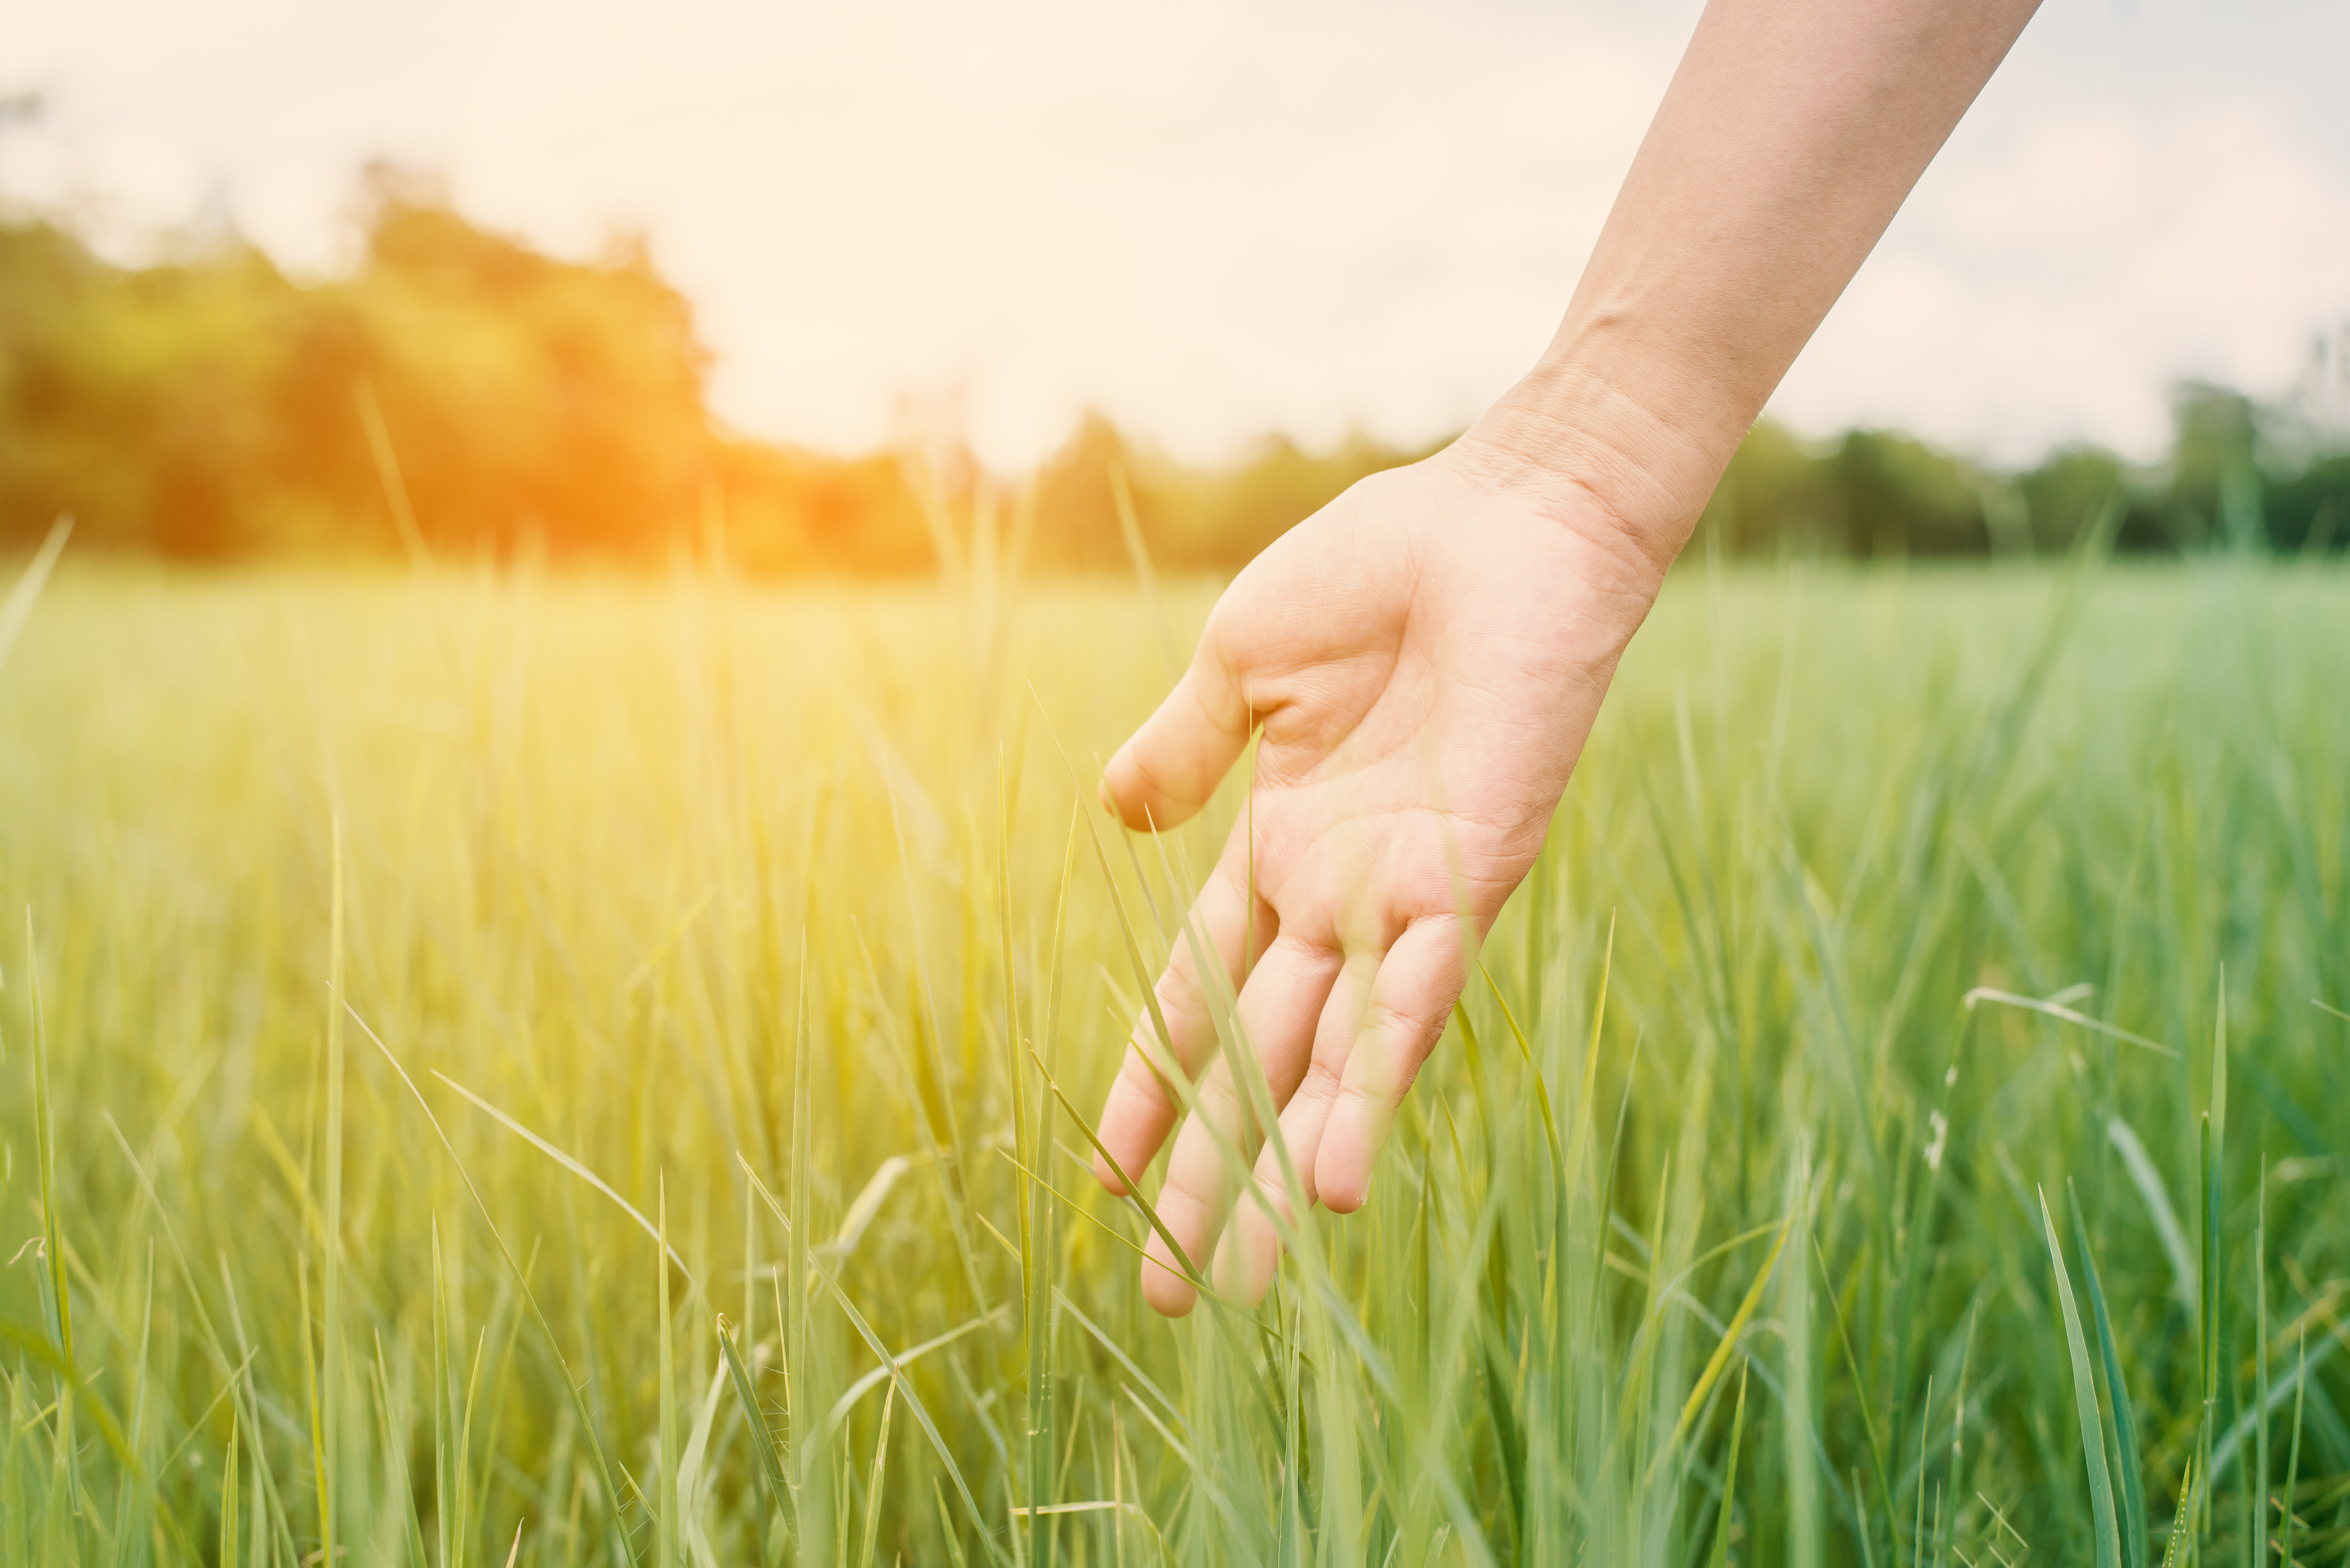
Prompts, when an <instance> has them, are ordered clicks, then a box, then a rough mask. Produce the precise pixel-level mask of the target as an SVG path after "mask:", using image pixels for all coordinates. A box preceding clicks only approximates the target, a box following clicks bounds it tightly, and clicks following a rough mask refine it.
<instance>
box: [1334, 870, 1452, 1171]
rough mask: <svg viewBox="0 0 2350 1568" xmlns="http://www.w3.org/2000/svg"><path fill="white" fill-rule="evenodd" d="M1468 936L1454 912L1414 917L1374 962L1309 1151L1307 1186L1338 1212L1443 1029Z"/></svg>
mask: <svg viewBox="0 0 2350 1568" xmlns="http://www.w3.org/2000/svg"><path fill="white" fill-rule="evenodd" d="M1470 937H1471V932H1470V928H1469V926H1468V923H1467V922H1466V921H1464V920H1462V919H1461V918H1460V917H1459V916H1457V915H1439V916H1431V917H1429V918H1427V919H1419V920H1414V921H1413V922H1412V923H1411V924H1410V925H1409V926H1407V927H1405V928H1404V933H1403V935H1402V936H1400V937H1399V938H1397V939H1396V944H1395V946H1393V947H1392V948H1389V949H1388V955H1387V957H1386V958H1385V959H1383V960H1382V961H1380V963H1379V973H1378V980H1377V981H1374V982H1373V984H1372V987H1371V1004H1370V1008H1369V1011H1368V1012H1367V1013H1366V1014H1365V1015H1364V1018H1363V1026H1362V1029H1361V1031H1360V1032H1359V1033H1357V1035H1356V1037H1355V1042H1354V1044H1353V1046H1352V1047H1351V1048H1350V1049H1349V1050H1348V1051H1347V1065H1346V1070H1345V1072H1344V1073H1343V1074H1342V1075H1341V1076H1340V1078H1339V1082H1338V1091H1337V1096H1336V1100H1335V1101H1334V1102H1333V1103H1332V1105H1331V1106H1330V1119H1329V1124H1328V1126H1326V1127H1325V1128H1324V1129H1323V1132H1322V1140H1321V1147H1320V1148H1319V1149H1318V1150H1317V1151H1316V1152H1315V1162H1314V1186H1315V1192H1316V1193H1317V1194H1318V1195H1319V1197H1320V1198H1321V1200H1322V1202H1323V1203H1324V1204H1325V1205H1326V1206H1327V1207H1329V1208H1331V1209H1333V1210H1336V1211H1337V1212H1339V1213H1341V1214H1351V1213H1353V1212H1354V1211H1355V1210H1357V1209H1359V1208H1361V1207H1362V1206H1363V1199H1364V1198H1365V1197H1366V1196H1367V1195H1368V1193H1369V1190H1370V1184H1371V1166H1372V1164H1373V1162H1374V1161H1376V1160H1377V1159H1378V1154H1379V1150H1380V1148H1381V1147H1384V1146H1385V1145H1386V1143H1387V1141H1388V1129H1389V1128H1390V1127H1393V1126H1394V1125H1395V1114H1396V1107H1397V1106H1399V1105H1401V1104H1402V1103H1403V1096H1404V1095H1405V1093H1406V1091H1408V1090H1409V1089H1410V1087H1411V1081H1412V1079H1413V1078H1415V1077H1417V1076H1418V1075H1419V1064H1421V1063H1422V1062H1425V1061H1426V1060H1428V1054H1429V1052H1430V1051H1431V1050H1433V1049H1434V1048H1435V1045H1436V1040H1437V1036H1439V1035H1440V1034H1441V1033H1444V1023H1445V1020H1446V1019H1447V1018H1449V1017H1451V1013H1452V1003H1453V1002H1454V1001H1456V1000H1457V999H1458V998H1459V997H1460V995H1461V983H1462V981H1464V979H1465V978H1466V977H1467V974H1468V954H1467V952H1466V950H1464V945H1463V944H1464V943H1466V942H1467V941H1468V940H1470Z"/></svg>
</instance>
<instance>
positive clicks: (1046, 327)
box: [0, 0, 2350, 467]
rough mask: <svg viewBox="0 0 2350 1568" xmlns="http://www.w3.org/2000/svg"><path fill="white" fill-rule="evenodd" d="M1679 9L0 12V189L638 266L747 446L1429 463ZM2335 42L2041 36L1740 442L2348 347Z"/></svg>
mask: <svg viewBox="0 0 2350 1568" xmlns="http://www.w3.org/2000/svg"><path fill="white" fill-rule="evenodd" d="M1696 11H1697V6H1696V5H1695V4H1694V3H1692V0H1654V3H1650V4H1637V3H1629V0H1578V3H1575V4H1551V5H1542V4H1534V3H1531V0H1447V3H1445V4H1434V3H1432V0H1419V3H1413V4H1406V3H1401V0H1355V3H1352V4H1338V3H1336V0H1189V3H1187V4H1185V5H1180V6H1179V5H1165V4H1161V5H1139V4H1135V3H1133V0H1022V3H1020V4H1014V5H972V4H970V3H969V0H864V3H860V4H856V5H847V4H835V5H810V4H805V3H799V4H786V3H782V0H758V3H753V4H733V3H725V0H665V3H664V4H662V5H644V4H628V3H624V0H525V3H516V4H494V3H490V0H401V3H400V4H399V5H390V4H387V3H385V0H343V3H338V4H328V3H325V0H73V3H71V4H57V0H38V3H34V0H0V39H5V45H0V92H16V91H24V90H27V89H30V90H36V91H38V92H39V93H40V94H42V95H43V98H44V99H45V103H46V108H45V110H44V112H43V115H42V117H41V118H40V119H39V120H38V121H36V122H35V123H33V124H31V125H24V124H11V125H9V126H8V127H6V128H5V130H0V196H5V198H7V199H9V200H11V201H14V202H18V203H26V202H31V203H36V204H40V205H45V206H49V207H53V208H54V207H58V206H64V207H67V208H68V209H69V210H71V211H73V212H76V213H78V214H79V215H80V218H81V221H82V222H83V223H84V224H85V225H86V226H87V227H88V229H89V231H90V232H92V233H95V234H99V236H101V238H102V240H103V243H104V244H106V246H107V247H108V249H109V251H110V252H111V253H112V254H119V255H124V256H132V255H136V254H140V252H141V250H142V249H149V248H151V246H152V245H153V244H154V242H155V236H156V235H157V234H159V233H161V232H162V231H164V230H166V229H168V228H169V227H170V226H172V225H173V224H184V223H189V222H191V221H196V220H203V219H210V220H213V221H217V220H219V219H222V218H225V219H226V220H227V221H229V222H231V223H234V224H235V225H236V226H238V227H239V228H241V229H242V230H243V231H244V232H245V233H246V234H250V235H251V236H252V237H254V238H255V239H256V240H257V241H258V242H259V243H260V244H263V245H264V246H265V247H266V248H267V249H268V250H269V251H270V252H271V253H272V254H274V255H275V256H276V257H277V258H278V259H279V261H280V262H281V263H282V264H283V265H286V267H288V268H289V269H291V270H293V271H295V272H296V273H297V274H307V273H317V272H321V271H326V270H330V269H332V268H334V267H336V266H338V265H345V264H347V263H348V260H349V258H350V257H351V255H352V254H353V251H354V247H355V243H356V234H355V231H354V228H353V225H352V216H351V214H352V210H353V193H354V191H355V188H356V181H357V172H358V170H359V167H360V165H361V164H362V163H363V162H364V161H367V160H368V159H369V158H372V157H390V158H393V159H396V160H399V161H403V162H406V163H411V164H414V165H418V166H421V167H425V168H429V169H432V170H437V171H442V173H444V174H445V175H446V176H447V177H448V180H449V182H450V185H451V188H452V191H453V192H454V194H455V197H456V199H457V202H458V204H459V205H460V207H461V208H462V209H463V211H465V212H466V213H468V214H470V215H472V216H473V217H474V218H475V219H476V220H478V221H481V222H484V223H489V224H492V225H494V226H496V227H500V228H504V229H509V230H512V231H515V232H518V233H520V234H524V235H525V236H527V237H528V238H530V239H531V240H532V241H534V242H535V243H537V244H543V245H545V246H547V247H549V248H551V249H553V250H555V251H556V252H557V253H560V254H573V255H586V254H595V253H596V252H597V250H598V248H599V246H600V244H601V242H602V240H603V238H604V237H605V236H606V235H608V234H609V233H610V232H611V231H612V230H614V229H615V228H616V227H620V226H629V227H640V228H642V229H644V230H646V231H647V232H649V233H650V236H651V239H652V247H653V254H654V256H655V259H656V261H657V263H658V264H659V265H660V267H661V268H662V270H663V271H664V272H665V273H666V274H667V275H669V276H670V277H671V278H672V279H673V280H675V281H676V282H677V283H678V284H679V285H680V286H682V287H683V288H684V290H685V291H686V293H687V294H688V295H689V296H691V299H692V300H693V301H694V304H695V306H696V307H697V310H698V312H699V320H700V323H701V328H702V337H703V338H704V340H705V341H706V342H707V343H708V344H709V345H710V347H711V348H712V349H713V350H714V351H715V353H716V355H717V365H716V369H715V373H714V380H713V387H712V391H713V397H714V400H715V402H716V405H717V407H718V409H719V410H720V412H721V413H722V415H723V416H724V417H725V418H726V419H727V420H728V421H731V422H733V424H735V425H736V426H738V427H740V428H742V429H743V430H746V431H751V432H753V433H756V434H761V435H766V436H773V437H778V438H782V439H785V440H789V441H800V442H804V443H807V444H812V445H817V446H824V447H830V448H835V449H843V450H847V449H857V448H861V447H866V446H870V445H872V444H874V443H876V442H878V441H883V440H885V439H888V438H889V435H890V433H891V431H892V430H893V426H894V422H895V421H899V420H900V419H901V418H902V417H903V415H902V414H901V412H900V410H901V409H902V408H903V407H904V405H905V400H907V399H908V398H912V399H914V400H917V402H918V403H919V404H920V406H923V407H927V408H929V409H931V410H939V409H941V408H944V409H950V410H957V412H956V413H955V414H954V415H953V417H955V418H957V419H959V420H960V421H962V423H963V425H964V427H965V428H966V430H967V431H968V433H969V434H970V436H971V438H972V440H973V441H974V442H975V444H976V445H977V446H978V447H979V449H980V451H981V452H983V454H984V455H985V456H987V457H988V458H989V459H990V460H991V461H993V462H997V463H999V464H1002V465H1004V466H1006V467H1013V466H1017V465H1021V464H1024V463H1025V462H1030V461H1033V460H1034V459H1035V458H1036V457H1038V456H1039V455H1041V454H1042V453H1043V452H1045V451H1047V450H1049V449H1050V448H1051V447H1052V446H1053V445H1055V443H1057V442H1058V441H1059V440H1060V439H1061V438H1062V437H1063V436H1064V435H1065V434H1066V431H1067V430H1068V429H1069V426H1070V423H1071V421H1073V419H1074V418H1075V416H1076V411H1077V410H1080V409H1081V408H1083V407H1085V406H1087V405H1088V404H1094V405H1098V406H1100V407H1102V408H1105V409H1106V410H1108V411H1109V412H1110V413H1111V414H1112V416H1113V417H1115V418H1116V419H1118V421H1120V422H1121V423H1123V424H1126V425H1128V426H1129V427H1130V428H1132V429H1134V430H1136V431H1139V432H1141V433H1143V434H1144V435H1146V436H1148V437H1150V438H1153V439H1156V440H1159V441H1161V442H1163V443H1165V444H1167V445H1168V446H1170V447H1171V448H1172V449H1174V450H1175V451H1177V452H1181V453H1183V454H1185V455H1189V456H1192V457H1216V456H1221V455H1225V454H1229V453H1230V452H1233V451H1234V450H1236V449H1237V448H1238V447H1239V446H1240V444H1241V443H1243V441H1246V440H1247V439H1248V438H1250V437H1252V436H1254V435H1257V434H1259V433H1262V432H1263V431H1268V430H1275V429H1279V430H1284V431H1290V432H1293V433H1294V434H1295V435H1297V436H1299V437H1300V438H1302V439H1305V440H1306V441H1310V442H1311V441H1327V440H1330V439H1333V438H1335V437H1336V436H1337V435H1338V434H1339V433H1341V432H1342V431H1345V430H1346V429H1347V427H1348V426H1349V425H1350V424H1360V425H1361V426H1363V427H1365V428H1367V429H1368V430H1370V431H1373V432H1375V433H1377V434H1379V435H1382V436H1385V437H1388V438H1389V439H1391V440H1396V441H1419V440H1424V439H1427V438H1430V437H1432V436H1435V435H1438V434H1440V433H1443V432H1445V431H1449V430H1451V429H1454V428H1457V427H1459V426H1461V425H1462V424H1464V423H1466V422H1467V421H1470V420H1471V419H1472V418H1474V417H1475V415H1476V414H1477V413H1478V411H1479V410H1482V408H1483V407H1484V406H1485V404H1486V403H1488V402H1489V401H1490V400H1492V398H1493V397H1494V396H1496V395H1497V394H1498V393H1499V392H1501V391H1502V390H1503V389H1504V388H1505V387H1507V386H1508V385H1509V383H1510V382H1511V381H1512V380H1513V379H1515V378H1516V377H1517V375H1519V374H1520V373H1521V372H1522V371H1523V369H1525V367H1526V366H1527V365H1528V363H1530V361H1531V359H1532V358H1533V356H1534V354H1535V353H1536V352H1537V351H1538V350H1539V349H1540V348H1541V346H1542V345H1543V343H1544V341H1545V340H1546V339H1547V337H1548V336H1549V334H1550V330H1551V327H1553V325H1554V324H1555V320H1556V318H1557V317H1558V315H1559V313H1560V311H1561V309H1562V308H1563V307H1564V306H1565V301H1566V297H1567V295H1568V293H1569V292H1570V291H1571V289H1572V288H1573V286H1574V282H1575V274H1576V272H1577V270H1578V268H1579V267H1580V265H1581V263H1582V260H1583V257H1584V256H1585V254H1586V253H1587V251H1588V250H1589V248H1590V245H1591V243H1592V241H1593V239H1594V238H1595V236H1596V234H1597V233H1598V230H1599V225H1600V223H1601V221H1602V220H1603V219H1604V218H1605V216H1606V213H1607V205H1608V202H1610V200H1611V199H1612V198H1613V196H1614V193H1615V188H1616V184H1617V181H1618V180H1619V179H1620V177H1621V175H1622V173H1623V171H1624V169H1625V167H1626V165H1627V163H1628V162H1629V161H1630V158H1631V155H1632V151H1633V149H1634V148H1635V146H1636V145H1637V144H1638V140H1639V137H1640V134H1641V132H1642V130H1644V129H1645V128H1646V125H1647V122H1648V116H1649V114H1650V112H1651V111H1652V110H1653V109H1654V107H1655V104H1656V100H1657V99H1658V97H1659V94H1660V93H1661V92H1662V91H1663V88H1664V84H1665V81H1666V79H1667V78H1668V77H1669V74H1670V72H1671V69H1672V66H1673V63H1674V61H1675V59H1676V58H1677V57H1678V56H1679V51H1680V47H1681V45H1682V43H1683V41H1684V40H1685V38H1686V36H1687V33H1688V30H1689V28H1690V25H1691V23H1692V22H1693V21H1694V18H1695V16H1696ZM2346 62H2350V5H2344V4H2342V3H2341V0H2048V3H2047V5H2045V7H2044V9H2043V13H2042V15H2041V16H2040V17H2039V18H2038V19H2037V20H2036V21H2035V22H2034V23H2033V26H2032V27H2031V28H2030V29H2029V30H2028V31H2027V32H2026V33H2025V35H2024V37H2023V39H2022V42H2021V43H2020V44H2019V45H2018V46H2017V48H2016V50H2015V53H2014V54H2013V55H2012V57H2010V59H2009V61H2008V63H2007V65H2006V66H2005V67H2003V69H2002V73H2001V75H2000V76H1999V78H1996V79H1994V81H1993V82H1992V84H1991V87H1990V88H1989V89H1988V90H1987V91H1986V92H1985V93H1984V95H1983V97H1982V99H1981V100H1980V101H1979V102H1978V103H1977V104H1976V106H1975V108H1974V109H1973V111H1972V112H1971V113H1970V115H1969V117H1968V119H1967V120H1966V122H1965V123H1964V124H1962V125H1961V126H1960V129H1959V131H1958V133H1957V135H1956V136H1955V137H1954V138H1953V139H1952V140H1951V143H1950V147H1949V148H1948V149H1947V150H1946V151H1944V153H1943V155H1942V157H1941V159H1940V160H1939V161H1938V162H1937V164H1936V165H1935V167H1934V168H1933V169H1932V170H1931V171H1929V172H1928V174H1927V176H1926V178H1925V180H1924V182H1922V183H1921V184H1920V185H1919V187H1918V192H1917V193H1916V195H1915V196H1914V197H1913V198H1912V199H1911V202H1910V203H1909V206H1908V208H1907V209H1906V210H1905V211H1904V213H1903V214H1902V216H1901V217H1900V218H1899V219H1898V221H1897V222H1896V223H1895V225H1894V227H1893V230H1892V231H1891V233H1890V234H1887V238H1886V240H1885V242H1884V244H1882V245H1880V246H1879V247H1878V250H1877V254H1876V255H1875V256H1874V257H1872V258H1871V260H1870V261H1869V262H1868V264H1867V265H1866V267H1865V268H1864V269H1863V270H1862V272H1861V274H1860V275H1859V277H1858V278H1857V279H1856V281H1855V282H1854V284H1853V286H1852V288H1851V289H1850V291H1849V292H1848V293H1847V295H1846V297H1845V299H1844V301H1843V303H1841V304H1840V305H1839V306H1837V307H1836V309H1835V312H1834V313H1833V314H1832V315H1831V316H1830V317H1829V318H1828V321H1827V323H1826V325H1825V327H1823V328H1822V329H1821V331H1820V333H1819V335H1818V337H1816V338H1815V339H1814V342H1813V344H1812V346H1811V347H1810V348H1808V349H1807V350H1806V351H1805V353H1804V356H1803V358H1801V359H1800V360H1799V361H1798V362H1797V364H1796V366H1795V369H1794V372H1793V373H1792V374H1791V375H1790V376H1789V377H1788V379H1787V381H1786V384H1785V385H1784V387H1783V389H1781V391H1780V394H1779V396H1778V398H1777V399H1776V400H1774V402H1773V411H1775V412H1777V413H1778V414H1779V415H1781V416H1782V417H1783V418H1784V419H1786V420H1788V421H1790V422H1792V423H1794V425H1795V426H1796V427H1797V428H1798V429H1801V430H1804V431H1813V432H1820V431H1830V430H1834V429H1836V428H1840V427H1842V426H1845V425H1847V424H1853V423H1864V424H1893V425H1904V426H1908V427H1910V428H1912V429H1915V430H1917V431H1919V432H1920V433H1923V434H1926V435H1928V436H1929V437H1932V438H1934V439H1936V440H1939V441H1944V442H1946V443H1949V444H1952V445H1955V446H1958V447H1960V448H1964V449H1969V450H1972V451H1976V452H1983V453H1985V454H1988V455H1991V456H1993V457H1997V458H2002V459H2016V458H2021V457H2027V456H2030V455H2033V454H2035V453H2036V452H2038V451H2040V450H2041V449H2042V448H2043V447H2045V446H2046V445H2048V444H2050V443H2052V442H2054V441H2063V440H2068V439H2074V438H2079V437H2088V438H2094V439H2095V440H2099V441H2106V442H2107V443H2110V444H2113V445H2116V446H2117V447H2119V448H2121V449H2123V450H2124V451H2125V452H2131V453H2133V454H2137V455H2152V454H2153V453H2154V452H2157V451H2158V449H2159V447H2160V445H2161V443H2162V440H2163V436H2164V432H2165V428H2166V426H2165V416H2164V403H2163V392H2164V388H2165V387H2166V386H2167V384H2168V383H2169V382H2170V381H2172V380H2173V379H2178V378H2179V377H2183V376H2190V375H2200V376H2208V377H2214V378H2218V379H2226V380H2230V381H2234V382H2236V383H2238V384H2240V385H2242V386H2244V387H2245V388H2247V389H2251V390H2253V391H2255V392H2259V393H2263V394H2273V393H2276V392H2279V391H2282V389H2284V388H2285V387H2286V385H2287V384H2288V383H2289V382H2290V381H2291V380H2292V379H2293V376H2294V375H2295V373H2296V371H2297V370H2298V369H2300V367H2301V365H2302V363H2303V358H2304V357H2305V356H2306V354H2307V352H2308V345H2309V341H2310V338H2311V337H2312V336H2313V335H2314V334H2315V333H2316V332H2318V331H2319V330H2321V329H2324V328H2327V327H2333V326H2336V325H2339V324H2341V323H2343V322H2345V320H2350V117H2345V114H2344V113H2343V111H2342V108H2341V105H2342V103H2343V102H2344V100H2345V83H2344V79H2343V78H2344V76H2345V63H2346Z"/></svg>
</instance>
